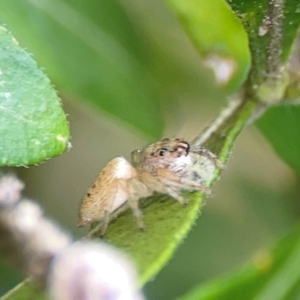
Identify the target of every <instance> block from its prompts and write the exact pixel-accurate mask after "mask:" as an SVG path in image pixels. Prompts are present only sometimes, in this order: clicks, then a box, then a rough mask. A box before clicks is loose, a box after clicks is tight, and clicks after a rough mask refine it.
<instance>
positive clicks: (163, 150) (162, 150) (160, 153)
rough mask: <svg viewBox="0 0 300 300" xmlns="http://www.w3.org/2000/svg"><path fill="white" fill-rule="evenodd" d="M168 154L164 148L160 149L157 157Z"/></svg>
mask: <svg viewBox="0 0 300 300" xmlns="http://www.w3.org/2000/svg"><path fill="white" fill-rule="evenodd" d="M167 152H168V150H167V149H166V148H161V149H159V151H158V154H159V156H164V155H165V154H166V153H167Z"/></svg>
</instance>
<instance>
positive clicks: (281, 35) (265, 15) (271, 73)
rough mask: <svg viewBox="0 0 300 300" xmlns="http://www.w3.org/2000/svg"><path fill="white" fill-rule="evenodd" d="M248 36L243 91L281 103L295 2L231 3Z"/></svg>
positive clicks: (299, 21) (294, 30)
mask: <svg viewBox="0 0 300 300" xmlns="http://www.w3.org/2000/svg"><path fill="white" fill-rule="evenodd" d="M228 2H229V3H230V5H231V6H232V8H233V10H234V11H235V12H236V13H237V15H238V16H240V18H241V21H242V22H243V24H244V27H245V29H246V31H247V33H248V36H249V44H250V50H251V54H252V68H251V72H250V77H249V79H248V84H247V90H248V93H249V94H251V95H252V97H253V98H255V99H258V100H259V101H261V102H264V103H268V104H272V103H276V102H279V101H282V100H283V97H284V94H285V90H286V88H287V85H288V82H289V74H288V67H287V61H288V58H289V57H290V54H291V51H292V46H293V43H294V40H295V37H296V34H297V31H298V28H299V24H300V17H299V7H298V6H299V1H298V0H287V1H282V0H274V1H265V0H257V1H252V0H245V1H240V0H231V1H228Z"/></svg>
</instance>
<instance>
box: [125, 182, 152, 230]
mask: <svg viewBox="0 0 300 300" xmlns="http://www.w3.org/2000/svg"><path fill="white" fill-rule="evenodd" d="M127 184H128V185H127V186H128V189H127V190H128V193H129V197H128V204H129V206H130V208H131V209H132V211H133V215H134V216H135V218H136V220H137V224H138V227H139V228H140V229H141V230H144V222H143V214H142V211H141V210H140V208H139V199H140V198H144V197H148V196H150V195H151V194H152V192H151V191H150V190H149V189H148V188H147V187H146V185H145V184H144V183H143V182H142V181H140V180H139V179H138V178H136V177H134V178H131V179H130V180H128V183H127Z"/></svg>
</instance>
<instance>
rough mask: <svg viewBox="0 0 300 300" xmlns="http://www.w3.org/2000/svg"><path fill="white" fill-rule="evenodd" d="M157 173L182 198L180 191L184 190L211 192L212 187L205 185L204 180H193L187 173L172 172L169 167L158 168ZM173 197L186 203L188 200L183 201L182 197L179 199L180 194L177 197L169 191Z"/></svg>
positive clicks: (207, 193)
mask: <svg viewBox="0 0 300 300" xmlns="http://www.w3.org/2000/svg"><path fill="white" fill-rule="evenodd" d="M157 175H158V178H159V180H160V181H161V182H162V183H163V184H164V185H165V186H166V187H168V190H170V189H172V190H173V193H177V194H178V195H179V197H180V198H183V197H182V196H180V192H181V191H182V190H190V191H195V190H197V191H202V192H203V193H205V194H206V195H210V194H211V189H210V188H209V187H207V186H205V185H204V184H203V183H202V182H199V181H195V180H191V179H190V178H188V177H186V176H185V174H181V175H180V174H176V173H174V172H171V171H169V170H167V169H159V170H157ZM169 194H170V195H171V196H172V197H174V198H175V199H177V200H178V201H179V202H180V203H183V204H186V200H185V199H184V201H183V202H182V201H181V200H180V199H178V196H177V197H175V196H173V195H172V194H171V193H169Z"/></svg>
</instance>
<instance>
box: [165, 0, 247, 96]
mask: <svg viewBox="0 0 300 300" xmlns="http://www.w3.org/2000/svg"><path fill="white" fill-rule="evenodd" d="M166 1H167V3H168V4H169V5H170V7H171V8H172V9H173V10H174V12H175V14H176V15H177V16H178V19H179V21H180V22H181V24H182V26H183V27H184V28H185V30H186V31H187V33H188V35H189V36H190V38H191V40H192V41H193V42H194V44H195V46H196V48H197V50H198V51H199V53H200V54H201V55H202V56H204V59H205V62H206V64H207V65H208V66H211V67H213V70H214V71H215V75H216V78H217V82H219V83H220V84H222V85H224V86H225V88H226V90H227V92H229V93H232V92H234V91H236V90H237V89H238V88H239V87H240V86H241V84H242V83H243V81H244V80H245V79H246V75H247V73H248V71H249V67H250V52H249V47H248V38H247V34H246V32H245V30H244V28H243V26H242V24H241V23H240V21H239V19H238V18H237V16H236V15H235V14H234V13H233V12H232V11H231V9H230V6H229V5H228V4H227V3H226V2H225V1H224V0H209V1H207V0H166Z"/></svg>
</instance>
